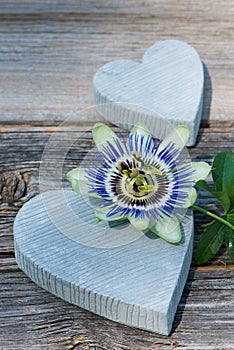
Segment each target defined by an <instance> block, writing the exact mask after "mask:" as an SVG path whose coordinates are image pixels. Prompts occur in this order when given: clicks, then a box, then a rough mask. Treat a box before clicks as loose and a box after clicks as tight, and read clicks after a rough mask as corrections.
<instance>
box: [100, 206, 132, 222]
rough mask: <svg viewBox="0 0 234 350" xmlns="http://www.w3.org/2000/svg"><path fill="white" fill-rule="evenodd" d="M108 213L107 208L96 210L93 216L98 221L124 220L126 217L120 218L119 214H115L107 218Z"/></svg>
mask: <svg viewBox="0 0 234 350" xmlns="http://www.w3.org/2000/svg"><path fill="white" fill-rule="evenodd" d="M108 212H109V209H108V210H107V208H105V209H104V208H98V209H96V210H95V216H96V218H97V219H98V220H100V221H101V220H104V221H116V220H125V219H127V217H124V216H122V215H121V214H120V213H116V214H114V215H111V216H108V215H107V213H108Z"/></svg>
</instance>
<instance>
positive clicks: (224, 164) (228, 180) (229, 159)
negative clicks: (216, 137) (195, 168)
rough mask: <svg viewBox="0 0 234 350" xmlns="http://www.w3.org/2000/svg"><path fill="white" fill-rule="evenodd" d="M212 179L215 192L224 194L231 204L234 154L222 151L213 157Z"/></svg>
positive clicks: (233, 187) (233, 184)
mask: <svg viewBox="0 0 234 350" xmlns="http://www.w3.org/2000/svg"><path fill="white" fill-rule="evenodd" d="M212 177H213V180H214V184H215V187H216V191H217V192H225V193H226V194H227V195H228V197H229V199H230V202H232V201H233V194H234V153H233V152H232V151H223V152H221V153H219V154H218V155H217V156H216V157H215V159H214V162H213V166H212Z"/></svg>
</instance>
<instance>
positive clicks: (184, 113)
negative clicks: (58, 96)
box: [93, 40, 204, 146]
mask: <svg viewBox="0 0 234 350" xmlns="http://www.w3.org/2000/svg"><path fill="white" fill-rule="evenodd" d="M203 85H204V72H203V66H202V63H201V60H200V58H199V56H198V54H197V52H196V51H195V49H194V48H193V47H191V46H190V45H188V44H186V43H185V42H182V41H179V40H165V41H159V42H157V43H156V44H154V45H153V46H151V47H150V48H149V49H148V50H147V51H146V52H145V55H144V56H143V59H142V63H138V62H134V61H130V60H119V61H118V60H116V61H112V62H109V63H107V64H105V65H104V66H102V67H101V68H100V69H99V70H98V71H97V73H96V74H95V76H94V79H93V89H94V102H95V104H97V105H98V106H97V110H98V111H99V112H100V113H101V114H102V115H103V116H104V117H105V118H106V119H107V120H109V121H111V122H113V123H114V124H117V125H119V126H121V127H123V128H127V129H131V127H132V125H134V124H135V123H136V122H138V121H144V122H145V123H146V124H147V126H148V127H149V129H150V130H151V131H152V133H153V134H154V136H156V137H159V138H161V137H164V136H165V134H166V133H168V130H169V129H171V127H172V126H173V127H174V126H176V125H181V124H183V125H187V126H188V127H189V128H190V131H191V135H190V139H189V141H188V144H187V146H192V145H194V144H195V142H196V136H197V132H198V128H199V123H200V119H201V113H202V103H203ZM105 104H106V105H105Z"/></svg>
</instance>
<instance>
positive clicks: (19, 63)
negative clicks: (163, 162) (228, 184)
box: [0, 0, 234, 350]
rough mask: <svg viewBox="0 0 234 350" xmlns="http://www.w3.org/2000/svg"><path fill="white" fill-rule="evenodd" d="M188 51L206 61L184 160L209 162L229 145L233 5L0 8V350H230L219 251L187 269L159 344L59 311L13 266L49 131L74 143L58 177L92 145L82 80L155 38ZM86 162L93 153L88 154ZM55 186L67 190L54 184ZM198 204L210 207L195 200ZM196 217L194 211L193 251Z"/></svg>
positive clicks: (233, 340)
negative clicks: (20, 221)
mask: <svg viewBox="0 0 234 350" xmlns="http://www.w3.org/2000/svg"><path fill="white" fill-rule="evenodd" d="M169 38H176V39H180V40H184V41H187V42H188V43H189V44H191V45H192V46H194V47H195V48H196V50H197V51H198V53H199V54H200V57H201V59H202V61H203V63H204V65H205V79H206V80H205V101H204V108H203V117H202V118H203V120H202V123H201V128H200V131H199V135H198V142H197V145H196V147H193V148H191V149H190V154H191V157H192V158H193V159H202V160H206V161H208V162H211V161H212V159H213V157H214V156H215V154H217V152H219V151H221V150H224V149H232V150H233V149H234V118H233V110H234V2H233V1H232V0H229V1H227V0H205V1H202V0H196V1H189V0H180V1H178V0H168V1H165V0H161V1H153V0H148V1H134V0H129V1H123V0H120V1H104V0H101V1H94V0H93V1H91V0H87V1H75V0H68V1H58V0H57V1H55V0H54V1H50V0H48V1H42V0H39V1H32V0H27V1H21V0H18V1H0V106H1V113H0V131H1V133H0V138H1V141H0V147H1V152H0V170H1V172H0V193H1V197H0V203H1V204H0V229H1V230H0V272H1V274H0V282H1V283H0V297H1V304H0V305H1V306H0V307H1V308H0V318H1V322H0V349H1V350H5V349H7V350H8V349H9V350H11V349H12V350H13V349H14V350H16V349H17V350H21V349H22V350H23V349H38V350H41V349H53V350H54V349H67V350H68V349H76V350H143V349H148V350H156V349H166V350H170V349H175V348H177V347H178V348H179V349H199V350H203V349H204V350H205V349H207V350H208V349H214V350H221V349H222V350H223V349H234V278H233V277H234V265H233V264H232V263H231V262H230V260H229V259H228V257H227V255H226V254H225V253H224V252H221V254H219V256H216V257H215V259H213V260H212V261H211V262H210V263H209V264H206V265H205V266H202V267H199V268H197V267H196V266H195V265H194V264H192V266H191V270H190V274H189V278H188V281H187V284H186V286H185V290H184V293H183V296H182V299H181V301H180V304H179V307H178V311H177V314H176V317H175V322H174V326H173V331H172V333H171V335H170V336H169V337H164V336H158V335H156V334H152V333H149V332H146V331H140V330H137V329H132V328H129V327H127V326H122V325H119V324H117V323H114V322H111V321H108V320H105V319H103V318H101V317H99V316H96V315H93V314H91V313H90V312H88V311H85V310H82V309H80V308H78V307H75V306H72V305H69V304H68V303H66V302H63V301H61V300H59V299H58V298H56V297H55V296H53V295H50V294H49V293H47V292H46V291H44V290H42V289H41V288H39V287H38V286H36V285H35V284H34V283H33V282H31V281H30V280H29V279H28V278H27V277H26V276H25V275H24V273H23V272H21V271H20V270H19V269H18V267H17V265H16V263H15V259H14V247H13V222H14V218H15V216H16V214H17V211H18V210H19V208H20V207H21V206H22V205H23V204H24V203H25V202H26V201H28V200H29V199H30V198H31V197H33V196H34V195H36V194H37V193H38V192H39V181H38V169H39V164H40V160H41V157H42V152H43V149H44V147H45V145H46V142H47V141H48V139H49V137H50V135H51V134H52V132H54V131H57V130H58V129H57V125H60V124H61V123H62V122H63V121H64V120H65V119H66V118H67V117H69V116H73V117H74V116H77V117H76V123H75V124H74V126H69V127H68V126H66V125H62V126H61V127H60V132H61V133H66V137H69V132H71V131H73V130H74V129H76V130H77V132H78V133H80V134H79V135H80V137H79V141H78V142H77V143H76V144H74V147H73V148H72V150H71V151H70V153H69V154H68V156H67V158H66V160H65V162H64V174H65V173H66V172H67V171H68V170H69V169H71V168H72V167H74V166H76V165H78V164H79V162H80V161H81V160H82V158H83V157H84V155H85V153H86V152H87V151H88V150H90V148H92V147H93V143H92V140H91V133H90V129H91V126H92V124H93V122H94V121H97V120H101V117H100V116H98V114H97V113H95V112H94V110H91V111H89V112H87V113H86V112H83V113H79V111H81V110H83V108H85V107H90V106H92V77H93V75H94V73H95V72H96V70H97V69H98V68H99V67H100V66H101V65H102V64H104V63H106V62H108V61H110V60H114V59H133V60H137V61H139V60H140V59H141V57H142V55H143V53H144V51H145V50H146V49H147V48H148V47H149V46H150V45H152V44H153V43H154V42H156V41H158V40H162V39H169ZM93 152H94V154H95V150H93ZM64 186H66V187H67V186H68V184H67V183H66V182H64ZM199 198H200V199H199V204H200V205H201V206H204V207H207V208H209V209H211V210H213V209H214V210H218V211H220V208H219V207H218V206H217V203H216V202H215V201H214V199H213V198H211V197H207V195H206V194H205V193H204V192H200V197H199ZM205 220H206V219H205V218H204V217H203V216H202V215H200V214H195V232H196V238H195V244H196V242H197V240H198V238H199V235H200V234H201V232H202V231H201V228H200V225H201V223H204V222H205Z"/></svg>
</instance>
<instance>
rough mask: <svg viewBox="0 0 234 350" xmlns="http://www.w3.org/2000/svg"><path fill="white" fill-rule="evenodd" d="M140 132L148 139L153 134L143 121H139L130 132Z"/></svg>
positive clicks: (132, 133)
mask: <svg viewBox="0 0 234 350" xmlns="http://www.w3.org/2000/svg"><path fill="white" fill-rule="evenodd" d="M136 133H137V134H140V135H142V136H144V137H145V139H147V138H148V137H149V136H151V133H150V131H149V130H148V129H147V127H146V125H145V124H144V123H142V122H139V123H137V124H136V125H135V126H134V127H133V128H132V130H131V132H130V134H131V135H134V134H136Z"/></svg>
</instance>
